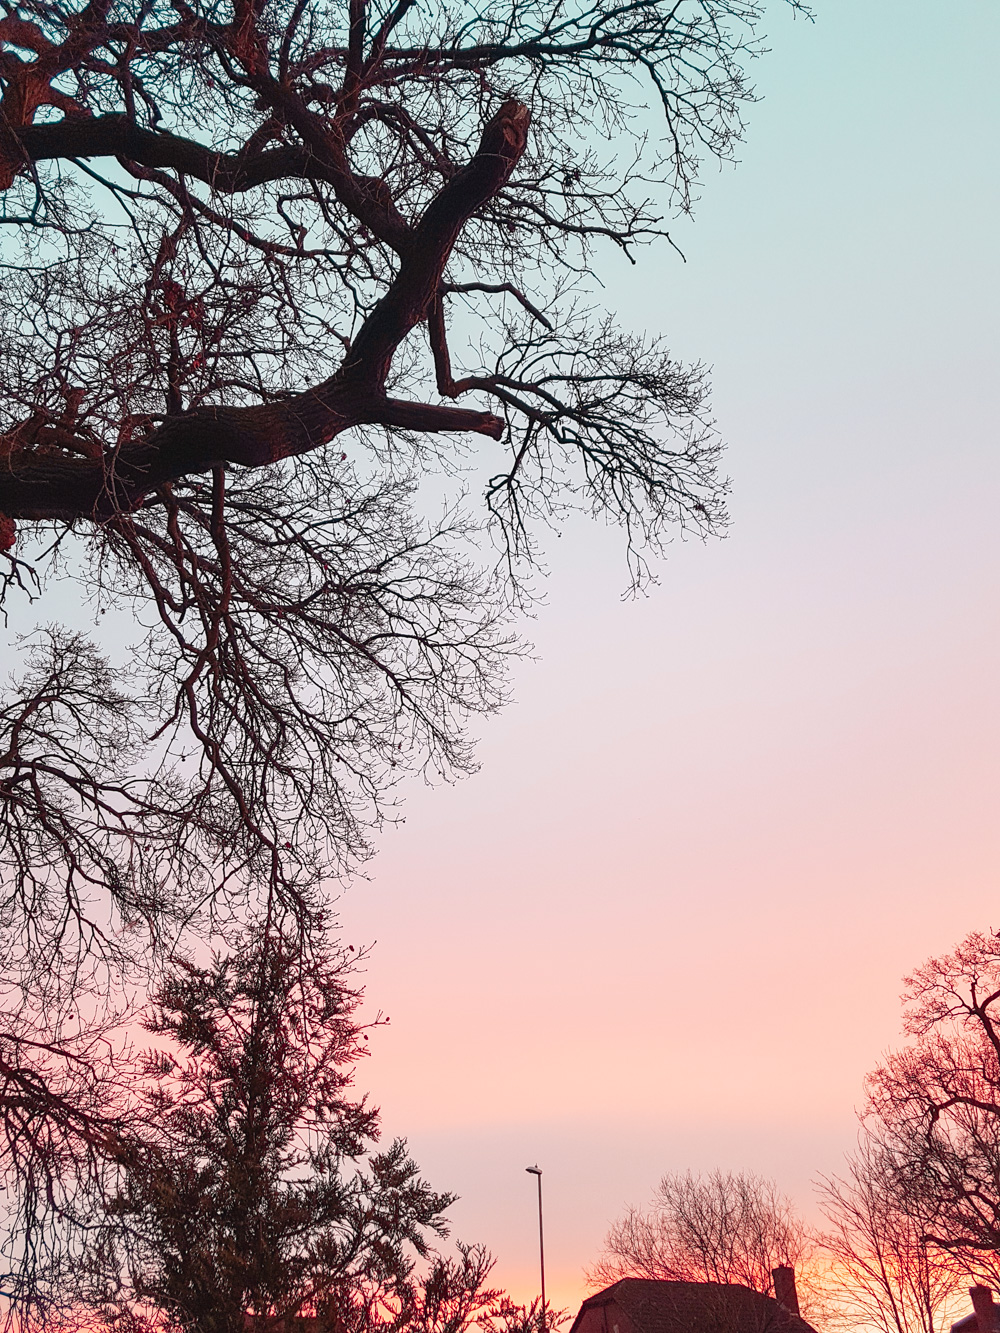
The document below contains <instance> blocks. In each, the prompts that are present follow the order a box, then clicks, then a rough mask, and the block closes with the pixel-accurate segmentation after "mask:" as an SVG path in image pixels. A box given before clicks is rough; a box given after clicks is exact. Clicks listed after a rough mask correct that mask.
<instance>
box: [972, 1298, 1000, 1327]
mask: <svg viewBox="0 0 1000 1333" xmlns="http://www.w3.org/2000/svg"><path fill="white" fill-rule="evenodd" d="M969 1295H970V1296H971V1297H972V1308H973V1310H975V1312H976V1326H977V1328H978V1330H979V1333H998V1330H1000V1321H998V1319H997V1315H998V1313H1000V1311H998V1309H997V1307H996V1305H994V1303H993V1292H992V1291H991V1290H990V1289H989V1287H970V1288H969Z"/></svg>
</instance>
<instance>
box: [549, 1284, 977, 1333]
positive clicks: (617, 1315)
mask: <svg viewBox="0 0 1000 1333" xmlns="http://www.w3.org/2000/svg"><path fill="white" fill-rule="evenodd" d="M774 1277H775V1290H776V1291H777V1292H778V1293H779V1295H780V1296H781V1300H776V1299H775V1298H774V1297H773V1296H763V1295H761V1293H760V1292H759V1291H752V1290H751V1289H750V1288H749V1287H743V1286H740V1285H739V1284H737V1283H722V1282H660V1281H652V1280H650V1279H647V1278H636V1277H626V1278H622V1279H621V1281H620V1282H616V1283H614V1285H613V1286H610V1287H606V1288H605V1290H604V1291H599V1292H597V1293H596V1294H595V1295H593V1296H588V1297H587V1299H586V1300H585V1301H584V1302H583V1304H582V1305H581V1306H580V1313H579V1314H578V1315H577V1316H576V1318H575V1319H574V1320H573V1326H572V1328H571V1329H570V1333H816V1330H815V1329H814V1328H813V1327H812V1326H811V1325H810V1324H807V1323H806V1321H805V1320H804V1319H803V1318H802V1317H801V1316H800V1314H799V1312H798V1308H799V1302H798V1297H797V1295H796V1292H795V1275H794V1273H793V1272H792V1270H791V1269H790V1268H785V1269H777V1270H775V1274H774ZM963 1333H964V1331H963Z"/></svg>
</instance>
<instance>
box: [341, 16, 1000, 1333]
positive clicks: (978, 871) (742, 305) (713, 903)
mask: <svg viewBox="0 0 1000 1333" xmlns="http://www.w3.org/2000/svg"><path fill="white" fill-rule="evenodd" d="M769 9H770V17H769V36H770V41H769V45H770V48H771V51H770V54H769V55H768V56H767V57H766V58H764V59H763V60H761V61H760V62H759V63H758V65H757V69H756V81H757V86H758V91H759V93H760V95H761V98H762V100H761V101H760V102H759V104H757V105H756V106H755V107H753V108H752V109H751V113H750V115H749V125H748V138H747V142H746V144H745V146H744V147H743V148H742V149H741V151H740V159H741V160H740V163H739V165H738V167H737V168H736V169H735V170H729V169H726V170H722V171H721V172H720V171H716V170H714V169H712V170H710V171H709V172H708V173H707V175H706V179H705V182H704V187H703V190H702V197H701V200H700V202H699V204H698V207H697V209H696V213H695V216H694V218H693V219H692V220H691V221H687V220H681V221H679V222H678V223H677V224H676V226H675V228H674V235H675V238H676V239H677V241H678V243H679V244H680V246H681V248H682V249H683V251H684V254H685V262H681V261H680V260H679V259H678V257H677V256H676V255H675V254H674V253H672V252H671V251H670V250H669V249H667V248H666V247H664V248H662V249H659V250H656V251H654V252H651V253H647V254H646V255H645V256H643V257H642V258H641V262H640V264H639V266H638V267H637V268H636V269H635V270H631V269H630V268H629V267H628V265H627V264H625V263H624V262H623V261H622V260H621V259H619V258H616V256H614V255H610V254H605V255H602V256H600V262H599V264H598V265H597V266H596V267H597V270H598V271H599V272H600V274H601V275H602V277H603V279H604V282H605V288H606V290H605V299H606V301H607V303H608V304H609V305H610V306H612V307H614V308H616V309H617V310H618V312H619V316H620V318H621V320H622V321H623V322H624V323H625V324H627V325H628V326H630V327H632V328H635V329H646V330H649V331H655V332H663V333H664V334H666V335H667V336H668V338H669V340H670V343H671V345H672V348H673V350H674V351H675V352H676V354H677V355H678V356H681V357H683V358H686V359H691V360H702V361H704V362H705V363H706V364H708V365H709V366H711V368H712V374H713V380H714V385H715V390H714V398H713V402H714V409H715V413H716V416H717V418H718V421H719V424H720V426H721V428H722V430H723V433H724V435H725V437H726V439H727V440H728V443H729V451H728V455H727V468H728V471H729V473H730V475H731V477H732V485H733V494H732V511H733V524H732V529H731V531H730V533H729V535H728V537H727V538H726V539H725V540H723V541H713V542H710V543H708V544H702V543H700V542H699V541H689V542H677V543H676V544H675V545H674V546H673V547H672V548H671V550H670V552H669V555H668V558H667V559H666V561H665V562H664V563H663V564H662V565H661V566H659V567H658V569H657V573H658V576H659V584H658V586H657V587H655V588H653V589H651V590H650V592H649V594H648V595H647V596H646V597H644V598H640V599H625V600H623V599H622V596H621V594H622V591H623V589H624V587H625V585H626V582H627V573H626V568H625V559H624V547H623V542H622V539H621V536H620V534H619V533H617V532H615V531H613V530H611V529H607V528H605V527H603V526H600V525H595V524H592V523H588V522H584V521H582V520H581V521H579V522H576V523H573V524H571V525H570V526H569V527H568V528H567V529H566V530H565V531H564V533H563V535H562V537H561V538H560V539H559V540H555V539H553V540H552V541H551V542H550V543H549V544H548V550H547V558H548V562H549V568H550V573H549V577H548V581H547V586H546V600H545V604H544V605H542V606H540V607H539V608H538V611H537V614H536V616H535V618H534V620H533V621H532V623H531V624H530V625H529V626H528V627H527V632H528V635H529V637H530V638H531V640H532V642H533V644H534V658H533V660H530V661H525V662H522V663H521V664H520V665H519V666H518V667H517V668H516V670H515V673H514V677H513V692H514V703H513V704H512V705H511V706H510V707H509V708H508V709H507V710H506V712H505V713H503V715H502V716H500V717H498V718H496V719H494V720H491V721H490V722H488V723H487V724H484V725H483V726H482V728H481V740H480V745H479V758H480V761H481V770H480V772H479V773H478V774H477V775H476V776H475V777H473V778H470V779H468V780H466V781H464V782H461V783H459V784H457V785H456V786H454V787H444V788H437V789H434V790H431V789H427V788H424V787H422V786H420V785H416V784H415V785H414V786H413V787H412V788H411V789H410V791H409V792H408V794H407V798H406V809H405V813H406V822H405V825H404V826H403V827H401V828H399V829H394V830H390V831H387V832H386V834H385V835H384V836H383V838H382V840H381V846H380V850H379V853H378V856H377V857H376V859H375V861H374V862H373V863H372V865H371V867H370V871H369V873H370V879H369V881H368V882H367V883H362V884H359V885H357V886H356V887H354V888H352V889H351V890H350V891H349V892H348V893H347V894H346V895H345V897H344V898H343V899H342V901H341V903H340V911H341V919H342V922H343V925H344V928H345V931H346V932H347V935H346V938H348V939H351V940H355V941H357V942H359V943H361V942H369V941H372V940H375V941H377V945H376V948H375V950H374V953H373V956H372V958H371V960H370V962H369V965H368V977H367V981H368V988H369V994H370V996H371V1002H372V1005H373V1007H374V1006H375V1005H378V1006H381V1008H382V1009H383V1010H384V1011H386V1012H387V1013H388V1014H389V1015H390V1018H391V1024H390V1027H389V1028H388V1029H387V1030H385V1031H383V1032H382V1033H381V1034H380V1035H379V1036H378V1039H377V1041H375V1042H374V1053H373V1057H372V1059H371V1060H370V1061H369V1062H368V1063H367V1065H366V1066H365V1068H364V1069H363V1071H362V1076H361V1077H362V1081H363V1083H364V1084H365V1086H367V1087H370V1088H371V1089H372V1092H373V1095H374V1097H375V1099H376V1101H377V1102H379V1103H380V1104H381V1106H382V1109H383V1116H384V1121H385V1126H386V1132H387V1133H390V1134H392V1133H402V1134H405V1135H407V1136H408V1138H409V1141H410V1144H411V1147H412V1149H413V1153H414V1155H415V1157H416V1158H417V1160H418V1161H419V1162H420V1164H421V1166H422V1167H423V1168H424V1170H425V1172H426V1174H427V1176H428V1177H429V1178H430V1180H431V1181H432V1182H433V1183H434V1184H435V1185H436V1186H437V1187H439V1188H448V1189H453V1190H455V1191H456V1192H457V1193H459V1194H460V1195H461V1200H460V1202H459V1203H458V1204H457V1205H456V1206H455V1208H454V1213H453V1215H454V1225H455V1235H456V1236H459V1237H461V1238H463V1239H466V1240H469V1241H480V1242H482V1243H484V1244H486V1245H487V1246H488V1247H489V1248H490V1249H491V1250H492V1251H493V1253H494V1254H495V1255H496V1257H497V1266H496V1269H495V1278H496V1280H497V1282H498V1283H500V1284H503V1285H506V1286H508V1287H509V1288H510V1289H511V1291H512V1292H513V1293H514V1294H515V1295H517V1296H518V1297H520V1298H527V1297H530V1296H531V1295H533V1294H534V1293H535V1292H536V1291H537V1281H538V1278H537V1257H538V1250H537V1214H536V1201H535V1194H534V1190H535V1182H534V1178H533V1177H532V1176H529V1175H526V1174H525V1170H524V1168H525V1167H526V1166H528V1165H533V1164H534V1163H535V1162H536V1161H537V1163H538V1165H539V1166H541V1167H542V1169H543V1171H544V1176H543V1182H544V1191H545V1220H546V1237H545V1241H546V1258H547V1279H548V1289H549V1295H550V1298H551V1299H552V1300H553V1301H554V1303H555V1304H557V1305H561V1306H567V1307H570V1308H573V1307H575V1305H576V1304H577V1303H578V1302H579V1300H580V1299H581V1297H582V1296H583V1294H585V1290H586V1288H585V1276H584V1271H585V1268H586V1265H587V1264H588V1263H591V1262H593V1260H594V1259H595V1258H596V1256H597V1254H598V1252H599V1250H600V1246H601V1241H602V1237H603V1236H604V1234H605V1232H606V1230H607V1228H608V1226H609V1224H610V1223H611V1222H612V1220H613V1219H614V1218H615V1216H617V1215H618V1214H619V1213H620V1211H621V1210H622V1209H623V1208H624V1207H626V1206H628V1205H630V1204H643V1203H645V1202H646V1201H647V1200H648V1199H649V1197H650V1195H651V1192H652V1189H653V1187H654V1185H655V1183H656V1181H657V1180H658V1179H659V1178H660V1176H662V1175H663V1174H664V1173H665V1172H667V1171H683V1170H686V1169H688V1168H691V1169H693V1170H706V1169H711V1168H714V1167H716V1166H719V1167H723V1168H731V1169H746V1170H754V1171H758V1172H761V1173H763V1174H766V1175H768V1176H771V1177H772V1178H774V1179H775V1180H776V1181H777V1182H778V1184H779V1185H780V1186H781V1187H782V1188H783V1189H784V1190H786V1191H787V1192H788V1193H789V1194H790V1195H791V1197H792V1198H793V1199H794V1200H795V1202H796V1203H797V1204H798V1205H799V1207H800V1208H801V1209H802V1211H803V1213H804V1214H805V1215H806V1216H807V1217H808V1218H810V1219H814V1218H816V1216H817V1214H816V1204H815V1200H814V1194H813V1189H812V1181H813V1180H814V1179H815V1178H816V1177H817V1176H818V1175H819V1174H821V1173H824V1172H831V1171H836V1170H837V1169H838V1167H839V1164H840V1162H841V1161H842V1158H843V1154H844V1152H845V1151H846V1150H848V1149H849V1148H850V1146H851V1144H852V1143H853V1141H854V1138H855V1135H856V1128H857V1121H856V1112H857V1109H858V1108H859V1107H860V1106H861V1105H862V1104H863V1096H864V1087H863V1085H864V1076H865V1074H866V1072H867V1071H868V1070H870V1069H871V1068H872V1067H873V1066H874V1065H875V1064H876V1063H877V1062H878V1060H879V1059H880V1057H881V1055H882V1054H883V1053H884V1052H885V1051H887V1050H888V1049H890V1048H891V1047H892V1046H893V1044H894V1043H896V1042H898V1041H899V1040H900V1024H899V1015H900V1011H899V998H898V997H899V993H900V990H901V979H902V977H903V976H904V975H905V974H906V972H907V971H909V970H910V969H911V968H913V967H915V966H916V965H918V964H919V963H920V962H921V961H923V959H925V958H926V957H927V956H929V955H931V954H933V953H938V952H943V951H945V950H946V949H948V948H949V947H950V946H951V945H952V944H954V943H955V942H956V941H957V940H959V939H960V938H962V937H963V936H964V935H965V934H966V933H968V932H969V931H970V930H973V929H977V928H985V927H988V926H1000V899H998V896H997V879H998V865H1000V857H998V853H1000V832H998V820H997V818H996V809H997V798H998V796H1000V764H998V758H997V756H998V753H1000V744H998V742H1000V734H998V733H1000V709H998V705H997V689H998V679H1000V675H998V668H1000V627H998V605H1000V601H998V591H1000V589H998V575H1000V533H998V525H997V523H996V518H995V509H996V498H997V495H998V483H1000V455H998V451H997V447H996V436H997V429H996V424H995V419H996V409H997V401H996V398H997V392H996V385H997V383H998V376H997V373H996V369H995V364H996V360H997V353H998V328H997V322H998V316H997V310H998V283H997V271H998V259H997V255H998V245H997V240H996V219H997V212H998V204H1000V188H998V186H1000V178H998V169H997V158H996V142H997V139H998V137H1000V103H998V99H997V95H996V91H995V88H996V77H995V69H996V58H997V52H998V50H1000V5H998V4H997V3H996V0H948V3H947V4H942V3H936V4H932V3H928V2H927V0H907V2H906V3H903V0H819V3H818V4H817V6H816V10H817V15H816V22H815V23H812V24H810V23H806V22H803V21H801V20H797V21H793V20H792V18H791V16H790V14H788V13H787V12H786V11H785V9H784V7H783V6H782V5H780V4H772V5H770V7H769Z"/></svg>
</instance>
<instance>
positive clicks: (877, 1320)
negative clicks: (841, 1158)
mask: <svg viewBox="0 0 1000 1333" xmlns="http://www.w3.org/2000/svg"><path fill="white" fill-rule="evenodd" d="M820 1198H821V1205H822V1208H823V1212H824V1213H825V1215H826V1217H827V1220H828V1221H829V1223H830V1229H829V1230H828V1231H827V1232H826V1233H825V1234H824V1235H823V1236H822V1237H821V1238H820V1239H821V1243H822V1246H823V1250H824V1251H825V1254H826V1257H827V1259H828V1260H829V1263H828V1265H827V1268H826V1272H825V1274H824V1295H825V1297H826V1301H827V1303H826V1309H825V1316H826V1318H825V1322H826V1323H828V1324H829V1323H838V1324H840V1325H842V1326H843V1327H845V1328H851V1329H853V1328H857V1327H859V1326H862V1325H863V1326H864V1327H867V1328H873V1329H878V1330H880V1333H941V1330H942V1328H947V1327H948V1325H950V1323H951V1322H952V1321H953V1319H954V1318H955V1317H956V1314H957V1306H958V1304H960V1303H961V1304H963V1305H964V1304H965V1303H966V1301H965V1292H964V1290H963V1289H962V1288H963V1284H962V1275H961V1273H960V1272H959V1271H958V1270H957V1269H956V1265H955V1262H954V1260H953V1259H952V1258H951V1257H950V1256H949V1255H948V1254H946V1253H945V1252H943V1251H942V1250H940V1249H939V1248H937V1247H936V1246H933V1245H931V1244H929V1243H928V1241H927V1238H926V1233H927V1219H926V1218H923V1217H921V1216H920V1215H919V1212H917V1211H916V1210H914V1209H913V1207H912V1201H909V1205H910V1206H909V1207H908V1201H907V1200H906V1199H904V1198H901V1197H900V1194H899V1182H898V1180H897V1178H896V1174H895V1172H894V1170H893V1162H892V1160H891V1158H890V1157H889V1156H888V1155H887V1154H886V1152H885V1150H884V1149H883V1147H882V1146H881V1145H880V1144H879V1143H878V1141H877V1139H876V1138H874V1136H873V1135H871V1134H870V1133H867V1132H864V1131H863V1132H862V1137H861V1142H860V1145H859V1147H858V1150H857V1152H856V1153H854V1154H852V1155H851V1156H850V1157H849V1158H848V1161H847V1173H846V1176H844V1177H840V1176H830V1177H823V1178H822V1179H821V1181H820ZM966 1285H967V1283H966Z"/></svg>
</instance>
